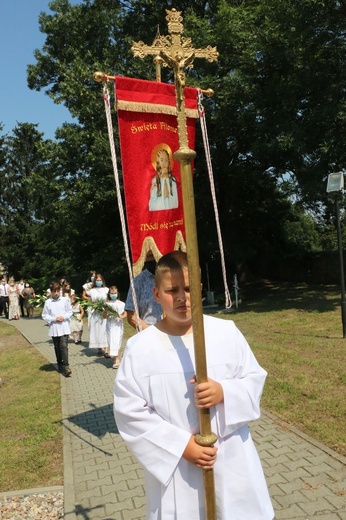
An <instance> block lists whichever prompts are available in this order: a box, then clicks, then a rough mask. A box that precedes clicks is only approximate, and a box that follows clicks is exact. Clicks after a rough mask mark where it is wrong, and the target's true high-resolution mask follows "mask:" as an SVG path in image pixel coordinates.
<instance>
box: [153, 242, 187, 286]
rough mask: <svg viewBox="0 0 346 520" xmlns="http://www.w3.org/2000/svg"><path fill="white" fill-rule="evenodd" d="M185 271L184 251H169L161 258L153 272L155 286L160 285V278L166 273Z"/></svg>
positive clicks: (185, 259) (185, 258) (185, 256)
mask: <svg viewBox="0 0 346 520" xmlns="http://www.w3.org/2000/svg"><path fill="white" fill-rule="evenodd" d="M181 269H187V255H186V253H185V252H184V251H180V250H178V251H171V252H170V253H167V254H166V255H163V256H161V258H160V260H159V261H158V262H157V266H156V270H155V285H156V286H158V285H160V281H161V277H162V275H163V274H164V273H167V271H176V270H181Z"/></svg>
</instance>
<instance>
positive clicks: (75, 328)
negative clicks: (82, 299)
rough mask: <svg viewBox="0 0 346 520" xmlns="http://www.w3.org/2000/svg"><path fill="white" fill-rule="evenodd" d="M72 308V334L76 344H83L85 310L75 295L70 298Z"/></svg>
mask: <svg viewBox="0 0 346 520" xmlns="http://www.w3.org/2000/svg"><path fill="white" fill-rule="evenodd" d="M70 301H71V306H72V311H73V314H72V318H71V322H70V329H71V334H72V336H73V340H74V342H75V344H76V345H77V344H78V343H82V334H83V316H84V309H83V307H82V306H81V304H80V303H79V302H78V301H77V297H76V295H75V294H73V295H72V296H71V298H70Z"/></svg>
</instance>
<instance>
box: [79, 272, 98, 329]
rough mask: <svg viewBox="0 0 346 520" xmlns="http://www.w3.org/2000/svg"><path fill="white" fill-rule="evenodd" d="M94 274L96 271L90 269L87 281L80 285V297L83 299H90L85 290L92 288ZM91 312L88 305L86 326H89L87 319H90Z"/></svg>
mask: <svg viewBox="0 0 346 520" xmlns="http://www.w3.org/2000/svg"><path fill="white" fill-rule="evenodd" d="M95 276H96V271H94V270H91V271H90V272H89V276H88V279H87V281H86V282H85V284H84V285H83V286H82V288H83V291H82V298H83V300H90V296H88V295H87V292H88V291H90V289H91V288H92V285H93V282H94V280H95ZM91 314H92V308H91V307H88V309H87V315H88V326H89V321H90V316H91Z"/></svg>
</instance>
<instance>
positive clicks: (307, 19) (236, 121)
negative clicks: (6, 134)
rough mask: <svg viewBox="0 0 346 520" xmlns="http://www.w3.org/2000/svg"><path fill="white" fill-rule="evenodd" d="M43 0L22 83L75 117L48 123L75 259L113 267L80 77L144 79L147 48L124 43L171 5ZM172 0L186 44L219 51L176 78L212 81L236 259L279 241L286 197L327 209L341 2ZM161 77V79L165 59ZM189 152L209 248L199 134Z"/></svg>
mask: <svg viewBox="0 0 346 520" xmlns="http://www.w3.org/2000/svg"><path fill="white" fill-rule="evenodd" d="M50 7H51V9H52V12H53V14H45V13H43V14H41V16H40V29H41V31H42V32H43V33H45V34H46V35H47V38H46V42H45V44H44V45H43V47H42V49H41V50H37V51H36V53H35V58H36V64H35V65H30V66H29V68H28V82H29V86H30V87H31V88H33V89H37V90H43V89H45V90H46V92H47V94H48V95H49V96H50V97H51V98H52V99H53V100H54V102H57V103H64V104H65V105H66V106H67V108H68V109H69V110H70V111H71V114H72V115H73V116H75V117H76V121H77V124H75V125H64V127H63V128H62V129H60V130H59V132H58V133H57V138H58V153H57V157H58V158H59V161H58V164H57V168H58V169H59V171H60V174H61V176H62V177H64V178H65V179H67V180H68V183H67V187H66V193H67V194H68V204H66V205H65V210H64V211H66V215H69V219H70V221H71V222H73V224H74V227H73V226H72V227H71V233H72V235H71V237H74V239H73V240H71V242H72V243H75V244H77V245H76V248H75V250H74V253H73V256H74V258H75V262H76V265H77V266H78V268H83V267H86V265H87V264H88V263H89V266H88V267H92V265H91V264H94V263H95V262H96V263H97V264H98V265H103V266H104V269H106V270H112V269H114V268H113V267H112V265H113V266H114V265H121V263H122V259H123V251H122V237H121V233H120V228H119V219H118V213H117V209H116V202H115V197H114V181H113V176H112V172H111V163H110V159H109V151H108V142H107V137H106V136H107V131H106V125H105V120H104V117H103V108H102V99H101V93H100V85H99V84H97V83H95V82H94V80H93V74H94V72H95V71H96V70H103V71H105V72H110V73H115V74H117V75H126V76H131V77H141V78H153V75H154V74H153V72H154V67H153V64H152V58H149V57H148V58H147V59H145V60H143V61H142V60H139V59H135V58H133V56H132V53H131V44H132V42H133V41H134V40H135V41H138V40H140V39H142V40H144V41H145V42H146V43H151V42H152V40H153V39H154V36H155V33H156V27H157V25H159V26H160V30H161V33H162V34H164V33H166V21H165V15H166V12H165V9H166V8H171V7H172V6H171V4H170V3H168V4H167V3H166V2H161V1H155V2H154V1H152V0H141V1H139V0H133V1H128V2H125V1H117V0H108V1H107V0H83V1H82V2H81V4H80V5H77V6H71V5H70V4H69V2H68V1H67V0H55V1H53V2H51V4H50ZM174 7H175V8H176V9H177V10H181V11H182V12H183V15H184V24H185V35H187V36H191V37H192V40H193V43H194V45H195V46H196V47H204V46H206V45H208V44H210V45H217V47H218V51H219V53H220V57H219V61H218V63H217V64H209V63H206V62H204V61H203V60H195V67H194V68H193V69H191V70H189V71H187V83H188V84H193V85H197V86H201V87H206V88H207V87H212V88H214V89H215V96H214V98H212V99H209V100H205V105H206V108H207V114H208V128H209V138H210V144H211V151H212V157H213V163H214V173H215V180H216V188H217V196H218V203H219V210H220V219H221V226H222V229H223V232H224V239H225V244H226V252H227V256H228V258H232V260H233V261H234V262H237V261H240V260H241V261H244V260H245V261H248V260H251V259H254V258H256V257H257V256H258V255H259V254H262V255H263V254H265V252H266V250H268V251H270V252H271V253H272V252H273V251H276V253H277V254H278V255H279V254H284V252H285V251H287V250H288V249H290V247H289V246H288V245H287V244H286V245H285V241H287V240H288V237H289V236H290V233H288V232H287V222H295V221H297V220H296V219H297V216H296V208H295V207H293V204H292V201H299V204H300V207H301V208H302V211H303V212H304V211H305V210H306V209H309V210H310V211H312V212H314V215H315V219H316V218H317V217H320V218H322V217H323V215H324V214H325V215H328V212H329V213H330V212H331V205H330V202H329V200H328V199H327V198H326V196H325V182H326V176H327V174H328V173H329V172H330V169H331V168H332V167H333V168H338V169H340V168H341V167H343V166H344V163H345V151H344V146H343V142H344V140H345V88H344V85H345V70H346V68H345V56H346V54H345V3H344V2H341V1H338V2H337V1H332V2H329V1H328V2H327V1H326V0H325V1H323V0H303V1H302V2H291V1H290V0H280V1H279V2H278V1H277V0H250V1H246V2H245V1H241V0H240V1H239V0H234V1H232V0H227V1H226V0H221V1H220V2H216V1H215V2H214V1H209V2H206V1H191V0H185V1H177V2H175V3H174ZM148 28H149V31H148ZM150 28H151V34H150ZM163 80H164V81H171V80H172V75H171V71H169V70H168V69H163ZM114 126H115V127H116V118H115V117H114ZM197 152H198V156H197V161H196V175H195V190H196V201H197V203H198V204H197V213H198V223H199V227H200V228H201V229H203V235H202V237H203V240H200V246H201V251H202V254H203V255H204V256H205V257H208V255H209V254H210V252H212V251H215V250H217V244H216V240H215V227H214V226H215V222H214V217H213V212H212V205H211V204H210V194H209V188H208V180H207V176H206V172H205V165H204V163H203V151H202V150H201V147H200V144H199V142H198V143H197ZM331 165H334V166H331ZM299 220H300V225H301V226H302V227H303V228H304V219H298V221H299ZM73 233H75V235H73ZM205 236H207V237H210V238H208V239H204V237H205ZM312 236H313V237H315V234H314V233H312ZM71 237H70V239H71ZM112 241H113V242H112ZM312 242H313V243H312ZM304 244H305V246H304V247H306V249H307V250H309V249H311V248H315V247H316V246H317V245H318V244H317V243H316V240H315V239H313V240H312V241H311V240H310V241H306V242H304ZM105 253H106V257H107V259H109V262H108V260H107V261H105V260H104V258H105ZM116 269H117V268H116Z"/></svg>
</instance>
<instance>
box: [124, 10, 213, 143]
mask: <svg viewBox="0 0 346 520" xmlns="http://www.w3.org/2000/svg"><path fill="white" fill-rule="evenodd" d="M166 13H167V16H166V20H167V24H168V32H169V36H161V35H160V33H159V32H158V33H157V35H156V37H155V40H154V41H153V43H152V45H146V44H145V43H143V42H142V41H139V42H135V43H133V45H132V47H131V50H132V52H133V55H134V56H135V57H139V58H144V57H145V56H149V55H155V60H158V59H161V61H163V65H164V66H169V67H171V68H172V69H173V72H174V83H175V89H176V101H177V117H178V130H179V139H180V148H183V149H188V144H187V129H186V114H185V98H184V87H185V69H186V68H191V67H192V66H193V61H194V59H195V58H205V59H206V60H207V61H209V62H212V61H216V60H217V58H218V55H219V53H218V52H217V50H216V47H211V46H210V45H208V46H207V47H206V48H205V49H195V48H194V47H193V46H192V43H191V38H185V37H184V36H182V33H183V32H184V26H183V24H182V21H183V17H182V16H181V11H177V10H176V9H172V10H171V11H169V10H167V9H166Z"/></svg>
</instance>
